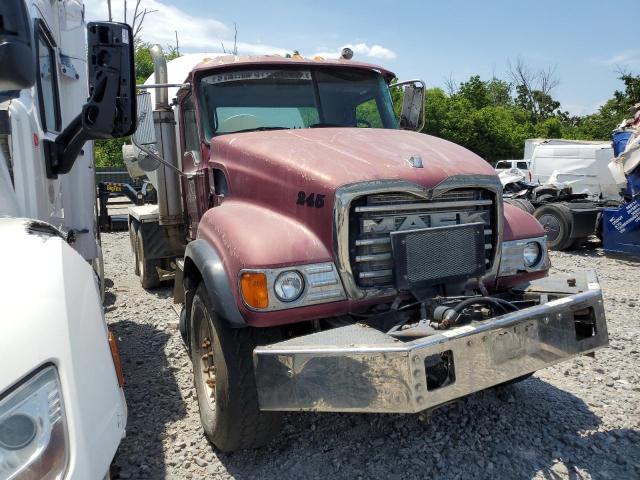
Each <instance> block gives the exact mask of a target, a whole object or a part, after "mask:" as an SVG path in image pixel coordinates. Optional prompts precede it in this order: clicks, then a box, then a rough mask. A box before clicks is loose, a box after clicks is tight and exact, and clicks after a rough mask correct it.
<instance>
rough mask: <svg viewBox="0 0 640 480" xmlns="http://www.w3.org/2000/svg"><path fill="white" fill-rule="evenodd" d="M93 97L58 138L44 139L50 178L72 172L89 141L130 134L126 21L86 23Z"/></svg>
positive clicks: (131, 88)
mask: <svg viewBox="0 0 640 480" xmlns="http://www.w3.org/2000/svg"><path fill="white" fill-rule="evenodd" d="M87 44H88V64H89V93H90V97H89V101H88V102H87V103H86V104H85V105H84V106H83V107H82V112H81V113H80V114H79V115H77V116H76V117H75V118H73V120H71V121H70V122H69V124H68V125H67V126H66V127H65V129H64V130H63V131H62V132H61V133H60V134H59V135H58V136H57V138H56V139H55V141H51V140H48V139H46V140H44V141H43V147H44V154H45V162H46V168H47V177H48V178H56V177H57V176H58V175H60V174H65V173H68V172H69V170H71V168H72V167H73V164H74V162H75V161H76V158H77V157H78V155H79V154H80V152H81V151H82V147H83V146H84V144H85V143H86V142H87V141H89V140H97V139H102V138H118V137H126V136H127V135H131V134H132V133H133V132H134V131H135V129H136V115H135V113H136V96H135V88H136V84H135V70H134V64H133V32H132V30H131V27H130V26H129V25H127V24H125V23H116V22H91V23H89V25H88V27H87Z"/></svg>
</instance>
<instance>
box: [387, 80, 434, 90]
mask: <svg viewBox="0 0 640 480" xmlns="http://www.w3.org/2000/svg"><path fill="white" fill-rule="evenodd" d="M414 83H419V84H420V85H422V88H423V89H424V90H426V89H427V84H426V83H425V82H424V80H420V79H419V78H416V79H415V80H404V81H402V82H398V83H394V84H392V85H389V88H395V87H402V86H403V85H411V84H414Z"/></svg>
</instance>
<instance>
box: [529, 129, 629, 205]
mask: <svg viewBox="0 0 640 480" xmlns="http://www.w3.org/2000/svg"><path fill="white" fill-rule="evenodd" d="M612 158H613V148H612V146H611V143H609V142H601V143H600V142H598V143H596V142H579V141H573V142H567V143H564V144H557V143H547V142H543V143H540V144H539V145H537V146H536V147H535V149H534V151H533V155H532V157H531V164H530V169H531V182H532V183H540V184H546V183H551V184H563V185H570V186H571V187H572V188H573V193H588V194H589V195H590V196H592V197H600V196H601V197H602V198H603V199H610V200H617V199H619V196H620V195H619V189H618V186H617V185H616V182H615V180H614V178H613V175H612V174H611V172H610V171H609V168H608V164H609V162H610V161H611V159H612Z"/></svg>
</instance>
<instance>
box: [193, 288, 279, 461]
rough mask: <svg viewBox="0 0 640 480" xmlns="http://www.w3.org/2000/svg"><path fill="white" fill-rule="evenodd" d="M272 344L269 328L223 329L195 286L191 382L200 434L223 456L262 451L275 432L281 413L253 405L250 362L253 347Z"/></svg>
mask: <svg viewBox="0 0 640 480" xmlns="http://www.w3.org/2000/svg"><path fill="white" fill-rule="evenodd" d="M277 339H278V338H277V331H276V330H274V329H271V330H263V329H257V328H251V327H246V328H239V329H233V328H229V327H228V326H227V325H226V324H225V323H224V322H223V321H222V320H221V319H220V318H219V317H218V316H217V315H216V314H215V312H214V311H213V309H212V308H211V301H210V299H209V295H208V292H207V290H206V287H205V286H204V284H200V286H199V287H198V289H197V291H196V293H195V295H194V297H193V302H192V304H191V357H192V358H191V360H192V363H193V372H194V383H195V387H196V394H197V396H198V407H199V409H200V420H201V422H202V428H203V429H204V433H205V435H206V437H207V438H208V439H209V441H210V442H211V443H212V444H213V445H215V446H216V447H217V448H218V449H220V450H222V451H223V452H232V451H235V450H241V449H247V448H257V447H260V446H263V445H265V444H266V443H268V442H269V441H270V440H271V438H273V436H274V435H275V434H276V433H277V432H278V431H279V429H280V422H281V418H282V414H281V413H280V412H263V411H260V408H259V406H258V391H257V389H256V381H255V376H254V371H253V358H252V355H253V349H254V348H255V346H256V345H258V344H264V343H269V342H270V341H277Z"/></svg>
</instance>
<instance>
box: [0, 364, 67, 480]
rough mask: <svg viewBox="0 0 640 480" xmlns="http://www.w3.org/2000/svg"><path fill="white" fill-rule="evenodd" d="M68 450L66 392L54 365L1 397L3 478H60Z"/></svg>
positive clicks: (0, 462) (0, 472)
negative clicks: (63, 399) (65, 410)
mask: <svg viewBox="0 0 640 480" xmlns="http://www.w3.org/2000/svg"><path fill="white" fill-rule="evenodd" d="M68 451H69V449H68V442H67V422H66V418H65V414H64V404H63V402H62V389H61V388H60V381H59V379H58V373H57V371H56V369H55V367H52V366H51V367H47V368H44V369H43V370H40V371H39V372H38V373H36V374H35V375H33V376H32V377H30V378H28V379H27V380H26V381H24V382H23V383H21V384H20V385H18V386H17V387H16V388H13V389H12V390H11V391H10V392H9V393H7V394H5V395H4V396H2V397H1V398H0V478H6V479H16V478H60V477H62V475H63V473H64V472H65V470H66V468H67V461H68V457H69V456H68Z"/></svg>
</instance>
